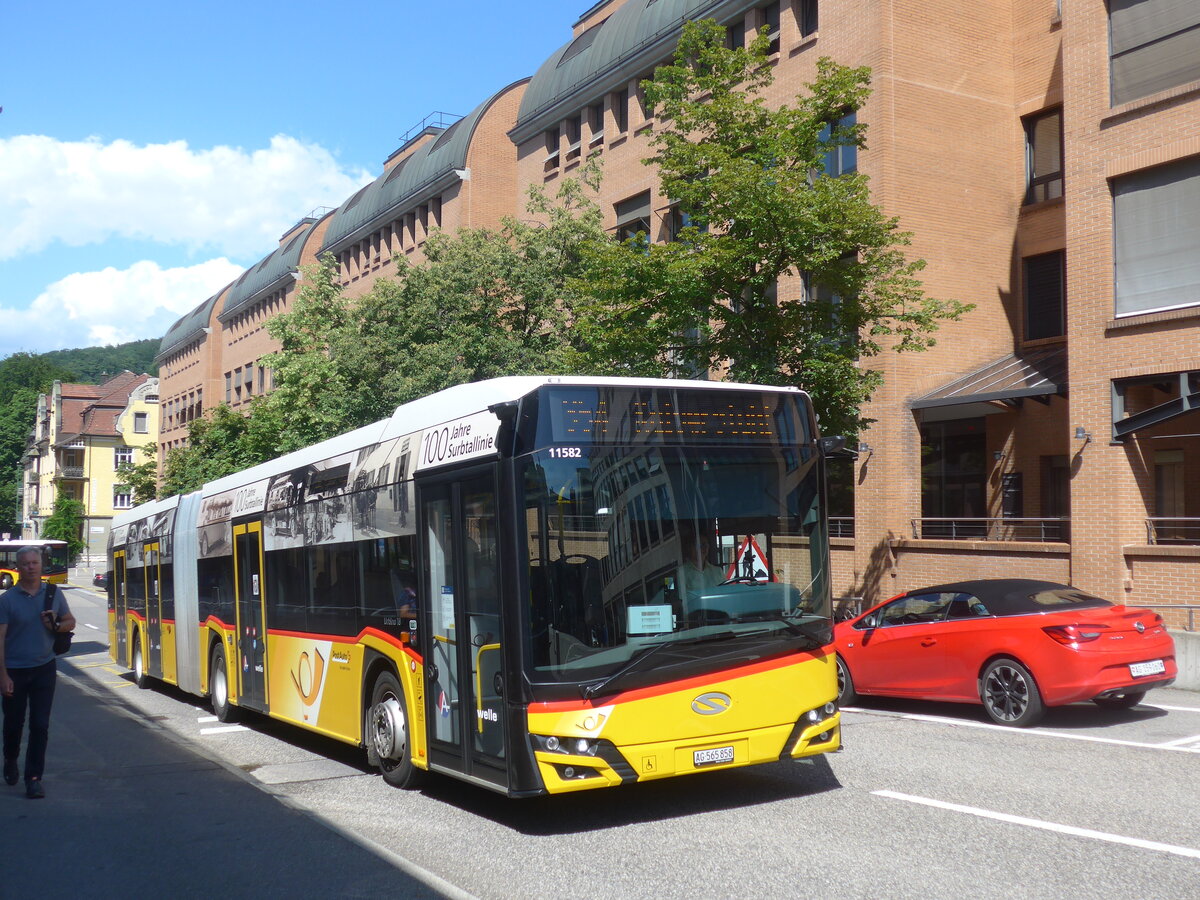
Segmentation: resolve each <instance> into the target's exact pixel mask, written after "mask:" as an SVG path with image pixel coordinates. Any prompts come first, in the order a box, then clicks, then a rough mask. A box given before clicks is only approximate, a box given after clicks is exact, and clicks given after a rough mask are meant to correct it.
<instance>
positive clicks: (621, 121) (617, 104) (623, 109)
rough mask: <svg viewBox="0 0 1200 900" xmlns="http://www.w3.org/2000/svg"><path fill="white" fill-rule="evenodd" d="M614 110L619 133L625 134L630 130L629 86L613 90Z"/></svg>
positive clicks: (614, 121)
mask: <svg viewBox="0 0 1200 900" xmlns="http://www.w3.org/2000/svg"><path fill="white" fill-rule="evenodd" d="M612 111H613V124H614V125H615V126H616V128H617V134H624V133H625V132H626V131H628V130H629V88H621V90H619V91H613V93H612Z"/></svg>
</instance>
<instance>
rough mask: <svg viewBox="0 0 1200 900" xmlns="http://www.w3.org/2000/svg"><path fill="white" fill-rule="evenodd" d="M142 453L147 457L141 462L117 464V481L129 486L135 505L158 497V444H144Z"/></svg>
mask: <svg viewBox="0 0 1200 900" xmlns="http://www.w3.org/2000/svg"><path fill="white" fill-rule="evenodd" d="M142 455H143V456H144V457H146V459H145V460H143V461H142V462H140V463H131V462H123V463H118V464H117V481H118V483H119V484H121V485H124V486H125V487H127V488H129V490H130V492H131V493H132V494H133V502H134V505H137V504H139V503H149V502H150V501H151V500H155V499H157V498H158V445H157V444H153V443H152V444H145V445H143V446H142Z"/></svg>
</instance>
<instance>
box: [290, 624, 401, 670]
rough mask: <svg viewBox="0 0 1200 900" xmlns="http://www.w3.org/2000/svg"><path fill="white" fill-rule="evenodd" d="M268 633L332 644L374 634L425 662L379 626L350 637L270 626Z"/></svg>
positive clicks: (357, 642) (358, 639)
mask: <svg viewBox="0 0 1200 900" xmlns="http://www.w3.org/2000/svg"><path fill="white" fill-rule="evenodd" d="M267 634H269V635H274V636H275V637H290V638H299V639H301V640H307V641H329V643H331V644H361V643H362V639H363V637H365V636H366V635H368V634H369V635H372V636H373V637H377V638H379V639H380V640H381V641H385V642H386V643H389V644H391V645H392V646H393V647H396V648H397V649H399V650H402V651H404V653H405V654H406V655H408V656H411V657H412V658H413V659H415V660H416V661H417V662H423V660H422V658H421V654H419V653H418V652H417V651H416V650H415V649H414V648H413V646H412V644H406V643H404V642H403V641H401V640H400V638H398V637H396V636H395V635H393V634H388V633H387V632H386V631H380V630H379V629H378V628H371V627H367V628H364V629H363V630H362V631H360V632H359V633H358V634H357V635H356V636H354V637H350V636H349V635H345V634H317V633H315V632H311V631H286V630H284V629H282V628H268V629H267Z"/></svg>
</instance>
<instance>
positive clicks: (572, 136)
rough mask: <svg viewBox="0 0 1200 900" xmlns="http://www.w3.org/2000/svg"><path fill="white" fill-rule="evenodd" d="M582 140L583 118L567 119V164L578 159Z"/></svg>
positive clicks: (579, 116) (572, 117) (580, 116)
mask: <svg viewBox="0 0 1200 900" xmlns="http://www.w3.org/2000/svg"><path fill="white" fill-rule="evenodd" d="M582 140H583V116H582V115H578V116H571V118H569V119H567V162H571V160H574V159H579V157H580V154H581V152H582V151H581V149H580V143H581V142H582Z"/></svg>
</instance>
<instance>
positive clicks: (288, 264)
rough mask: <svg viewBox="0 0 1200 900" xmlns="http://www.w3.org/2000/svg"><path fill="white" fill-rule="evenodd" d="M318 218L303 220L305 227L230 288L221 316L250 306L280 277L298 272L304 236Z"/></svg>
mask: <svg viewBox="0 0 1200 900" xmlns="http://www.w3.org/2000/svg"><path fill="white" fill-rule="evenodd" d="M315 221H316V220H315V219H303V220H301V222H300V225H301V226H302V227H301V228H299V229H298V230H297V231H296V233H295V234H294V235H292V237H291V238H290V239H289V240H288V242H287V243H286V244H281V245H280V246H279V247H278V248H276V250H275V252H274V253H271V254H270V255H268V256H266V257H264V258H263V259H262V260H261V261H260V262H259V263H258V264H257V265H255V266H251V267H250V268H249V269H247V270H246V271H245V272H243V273H242V275H241V277H240V278H238V280H237V281H235V282H234V283H233V287H232V288H230V290H229V294H228V295H227V296H226V297H225V304H224V305H223V306H222V307H221V312H220V313H218V314H217V318H219V319H221V321H225V320H226V319H228V318H229V317H230V316H232V315H235V314H236V313H238V312H240V311H241V310H242V309H244V308H245V307H247V306H249V305H250V301H251V300H253V299H254V297H255V295H257V294H258V293H259V292H260V291H262V290H263V289H264V288H267V287H270V286H271V285H272V284H274V283H275V282H276V281H279V279H281V278H283V277H284V276H286V275H290V274H292V273H293V272H295V271H296V266H297V265H299V263H300V252H301V251H302V250H303V249H304V239H305V238H306V237H307V236H308V232H309V230H310V229H311V228H312V226H313V223H314V222H315Z"/></svg>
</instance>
